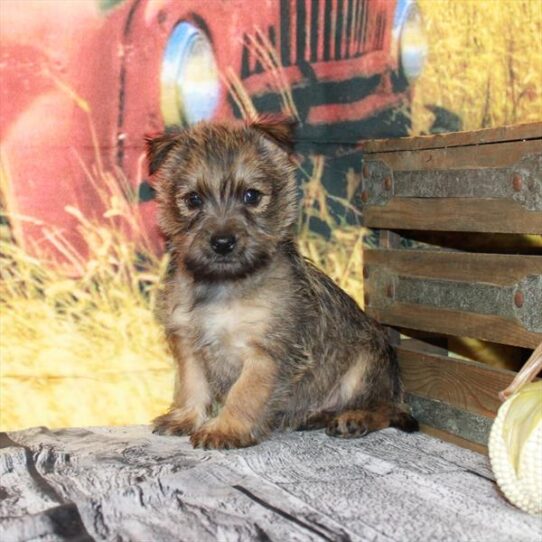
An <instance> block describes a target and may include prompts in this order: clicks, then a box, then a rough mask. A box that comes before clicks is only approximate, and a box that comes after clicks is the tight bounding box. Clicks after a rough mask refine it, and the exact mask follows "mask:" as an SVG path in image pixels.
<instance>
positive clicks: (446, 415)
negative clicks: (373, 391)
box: [407, 394, 493, 446]
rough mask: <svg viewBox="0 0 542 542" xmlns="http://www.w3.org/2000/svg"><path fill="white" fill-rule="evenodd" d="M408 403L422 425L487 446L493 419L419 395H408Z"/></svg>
mask: <svg viewBox="0 0 542 542" xmlns="http://www.w3.org/2000/svg"><path fill="white" fill-rule="evenodd" d="M407 402H408V404H409V405H410V408H411V410H412V414H413V415H414V417H415V418H416V419H417V420H418V421H419V422H420V423H423V424H425V425H429V426H431V427H435V428H436V429H440V430H442V431H446V432H447V433H451V434H452V435H456V436H458V437H460V438H462V439H465V440H468V441H471V442H475V443H477V444H481V445H482V446H487V442H488V439H489V432H490V430H491V424H492V423H493V420H492V419H491V418H487V417H485V416H479V415H477V414H473V413H472V412H469V411H468V410H463V409H460V408H456V407H452V406H451V405H449V404H447V403H444V402H442V401H436V400H433V399H427V398H425V397H421V396H419V395H413V394H407Z"/></svg>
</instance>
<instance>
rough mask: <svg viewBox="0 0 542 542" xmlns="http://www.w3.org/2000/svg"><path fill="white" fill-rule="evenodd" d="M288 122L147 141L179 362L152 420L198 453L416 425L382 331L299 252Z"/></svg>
mask: <svg viewBox="0 0 542 542" xmlns="http://www.w3.org/2000/svg"><path fill="white" fill-rule="evenodd" d="M293 128H294V125H293V123H291V122H288V121H277V120H271V119H262V120H261V121H256V122H253V123H251V124H211V123H200V124H198V125H196V126H194V127H192V128H188V129H185V130H181V131H178V132H176V133H164V134H162V135H159V136H157V137H154V138H148V140H147V149H148V161H149V166H150V173H151V175H154V178H155V186H156V191H157V198H158V205H159V224H160V226H161V228H162V231H163V233H164V234H165V236H166V239H167V243H168V247H169V250H170V252H171V268H170V272H169V275H168V278H167V281H166V284H165V288H164V293H163V297H162V302H161V307H160V309H159V317H160V320H161V321H162V322H163V324H164V326H165V329H166V334H167V338H168V342H169V345H170V348H171V351H172V353H173V356H174V358H175V362H176V367H177V379H176V389H175V394H174V399H173V404H172V406H171V408H170V410H169V411H168V412H167V413H166V414H164V415H162V416H160V417H158V418H156V419H155V420H154V426H155V431H156V432H158V433H160V434H165V435H190V440H191V442H192V444H193V446H194V447H203V448H237V447H243V446H251V445H253V444H256V443H257V442H258V441H260V440H261V439H263V438H265V437H266V436H267V435H269V433H270V432H271V431H272V430H274V429H290V430H297V429H317V428H324V427H325V428H326V432H327V434H328V435H331V436H336V437H343V438H353V437H360V436H363V435H365V434H366V433H368V432H370V431H376V430H378V429H382V428H385V427H389V426H392V427H398V428H399V429H402V430H405V431H414V430H416V429H417V423H416V420H414V418H412V417H411V416H410V415H409V414H407V412H406V411H405V410H404V408H403V405H402V399H403V396H402V395H403V393H402V387H401V382H400V379H399V370H398V365H397V360H396V357H395V355H394V350H393V349H392V347H391V346H390V344H389V343H388V340H387V336H386V333H385V331H384V330H383V329H382V328H381V327H380V326H379V325H378V324H377V323H376V322H375V321H373V320H372V319H370V318H369V317H368V316H366V315H365V314H364V313H363V311H362V310H361V309H360V308H359V307H358V305H357V304H356V302H355V301H354V300H353V299H352V298H351V297H350V296H348V295H347V294H346V293H345V292H344V291H343V290H341V289H340V288H339V287H338V286H337V285H336V284H335V283H334V282H333V281H332V280H331V279H330V278H329V277H327V276H326V275H325V274H324V273H322V272H321V271H319V270H318V269H317V268H316V267H315V266H314V265H312V264H311V263H310V262H309V261H307V260H306V259H304V258H303V257H302V256H301V255H300V253H299V249H298V247H297V244H296V239H295V229H296V221H297V216H298V210H297V204H296V199H297V197H296V196H297V190H296V183H295V179H294V165H293V163H292V160H291V154H292V151H293V146H292V137H293ZM213 404H219V405H220V406H221V407H220V410H219V411H218V414H216V415H214V416H213V415H212V412H213V409H212V406H213Z"/></svg>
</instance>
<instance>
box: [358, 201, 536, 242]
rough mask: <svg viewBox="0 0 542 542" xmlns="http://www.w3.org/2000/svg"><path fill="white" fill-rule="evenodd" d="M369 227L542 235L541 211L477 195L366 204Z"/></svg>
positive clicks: (364, 213)
mask: <svg viewBox="0 0 542 542" xmlns="http://www.w3.org/2000/svg"><path fill="white" fill-rule="evenodd" d="M363 223H364V226H366V227H369V228H388V229H398V230H401V229H412V230H435V231H463V232H489V233H531V234H542V212H536V211H528V210H526V209H525V208H524V207H522V206H521V205H520V204H519V203H516V202H515V201H506V200H498V199H477V198H394V199H393V200H391V201H390V202H389V203H387V204H386V205H384V206H379V205H372V206H367V207H366V208H365V209H364V212H363Z"/></svg>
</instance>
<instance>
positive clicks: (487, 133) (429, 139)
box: [359, 122, 542, 153]
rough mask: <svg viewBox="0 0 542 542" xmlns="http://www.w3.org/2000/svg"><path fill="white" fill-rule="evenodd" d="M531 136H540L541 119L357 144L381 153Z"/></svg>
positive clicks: (484, 142) (530, 137)
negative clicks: (497, 126)
mask: <svg viewBox="0 0 542 542" xmlns="http://www.w3.org/2000/svg"><path fill="white" fill-rule="evenodd" d="M535 138H542V122H532V123H526V124H515V125H512V126H501V127H499V128H486V129H483V130H474V131H472V132H452V133H448V134H437V135H428V136H418V137H401V138H396V139H373V140H367V141H362V142H361V143H360V145H359V146H360V148H361V149H362V150H363V151H364V152H366V153H382V152H396V151H407V150H408V151H412V150H420V149H437V148H443V147H459V146H467V145H483V144H488V143H495V142H498V141H522V140H525V139H535Z"/></svg>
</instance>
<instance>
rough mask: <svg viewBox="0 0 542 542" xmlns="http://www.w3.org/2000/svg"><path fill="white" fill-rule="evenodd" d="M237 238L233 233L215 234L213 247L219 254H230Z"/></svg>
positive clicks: (212, 240) (212, 241) (212, 238)
mask: <svg viewBox="0 0 542 542" xmlns="http://www.w3.org/2000/svg"><path fill="white" fill-rule="evenodd" d="M236 242H237V239H236V238H235V236H233V235H213V236H212V237H211V247H212V248H213V250H214V251H215V252H216V253H217V254H222V255H225V254H229V253H230V252H231V251H232V250H233V249H234V247H235V243H236Z"/></svg>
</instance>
